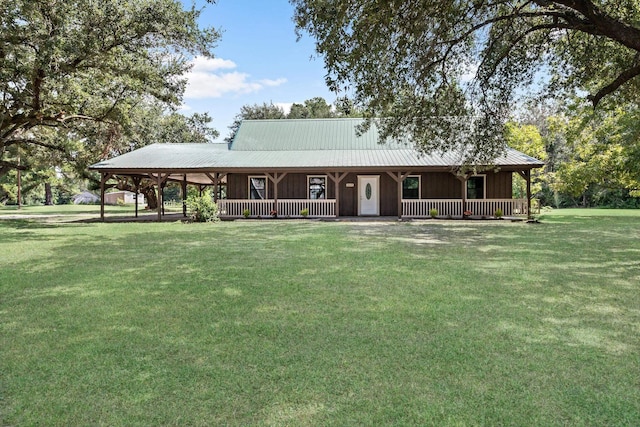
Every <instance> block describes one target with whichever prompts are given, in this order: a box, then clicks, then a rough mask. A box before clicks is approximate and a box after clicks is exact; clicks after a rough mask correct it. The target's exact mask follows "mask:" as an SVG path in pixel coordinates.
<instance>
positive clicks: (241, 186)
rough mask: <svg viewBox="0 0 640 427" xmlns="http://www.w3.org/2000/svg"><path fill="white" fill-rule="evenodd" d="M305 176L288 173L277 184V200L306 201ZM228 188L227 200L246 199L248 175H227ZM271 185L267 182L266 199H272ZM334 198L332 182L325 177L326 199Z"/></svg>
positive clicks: (247, 195) (247, 194)
mask: <svg viewBox="0 0 640 427" xmlns="http://www.w3.org/2000/svg"><path fill="white" fill-rule="evenodd" d="M251 176H263V175H260V174H252V175H251ZM307 176H308V175H307V174H301V173H288V174H287V175H286V176H285V177H284V178H282V181H280V183H279V184H278V199H306V198H307V197H308V188H307ZM313 176H324V175H323V174H314V175H313ZM227 182H228V186H229V190H228V198H229V199H246V198H248V197H249V190H248V188H249V175H248V174H237V173H235V174H229V175H227ZM273 196H274V192H273V184H272V183H271V181H268V195H267V197H268V198H270V199H271V198H273ZM334 197H335V192H334V187H333V181H331V180H330V179H329V178H328V177H327V198H328V199H332V198H334Z"/></svg>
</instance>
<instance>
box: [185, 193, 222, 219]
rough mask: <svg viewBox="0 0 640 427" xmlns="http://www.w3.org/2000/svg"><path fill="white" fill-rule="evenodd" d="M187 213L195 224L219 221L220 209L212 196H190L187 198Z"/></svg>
mask: <svg viewBox="0 0 640 427" xmlns="http://www.w3.org/2000/svg"><path fill="white" fill-rule="evenodd" d="M187 211H188V212H189V218H190V219H191V221H193V222H214V221H218V219H219V218H218V214H219V208H218V205H217V204H215V203H214V202H213V199H212V198H211V195H210V194H208V193H207V194H203V195H202V196H196V195H190V196H189V197H187Z"/></svg>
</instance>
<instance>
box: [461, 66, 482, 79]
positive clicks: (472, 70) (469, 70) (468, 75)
mask: <svg viewBox="0 0 640 427" xmlns="http://www.w3.org/2000/svg"><path fill="white" fill-rule="evenodd" d="M464 71H465V72H464V73H463V74H462V75H461V76H460V80H461V81H462V82H463V83H469V82H470V81H471V80H473V79H475V78H476V74H477V73H478V64H470V65H467V66H466V67H465V68H464Z"/></svg>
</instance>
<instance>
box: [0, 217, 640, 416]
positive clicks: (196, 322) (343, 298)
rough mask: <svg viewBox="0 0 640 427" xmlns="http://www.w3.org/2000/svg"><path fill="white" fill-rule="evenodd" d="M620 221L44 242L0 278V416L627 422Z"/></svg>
mask: <svg viewBox="0 0 640 427" xmlns="http://www.w3.org/2000/svg"><path fill="white" fill-rule="evenodd" d="M616 224H617V225H616V227H615V229H612V228H611V227H601V225H602V224H600V223H591V222H587V223H586V225H587V226H588V230H585V229H584V226H585V223H581V224H578V225H576V224H574V223H572V222H571V221H569V222H568V224H558V223H552V224H543V225H541V226H540V225H535V226H533V227H532V226H529V225H526V224H515V225H512V224H506V223H505V224H503V223H496V222H494V223H493V224H479V223H469V225H466V224H464V225H463V224H457V223H444V222H442V223H434V224H431V223H418V222H416V223H391V224H383V225H378V224H376V225H371V226H368V225H363V224H355V223H353V224H352V223H311V222H293V221H291V222H282V223H277V222H275V221H273V222H269V223H260V222H253V223H252V222H239V223H236V224H233V223H228V224H218V225H214V224H209V225H201V224H191V225H186V224H99V225H92V226H90V227H89V228H77V227H78V226H77V225H75V224H74V225H62V226H60V227H61V228H59V229H57V230H56V229H54V228H55V227H54V228H50V227H48V226H47V227H43V228H42V229H37V231H39V232H40V233H41V234H42V235H44V236H48V238H50V239H58V240H57V241H55V242H47V243H48V244H50V245H51V246H50V247H48V248H47V250H46V251H44V250H43V251H42V252H40V253H38V255H37V257H36V258H30V259H28V260H24V261H21V262H16V263H14V264H13V265H12V266H11V271H7V270H4V269H3V270H0V278H1V279H0V282H3V285H4V288H3V289H4V291H3V301H2V302H0V315H1V316H2V318H3V337H4V338H3V339H4V340H6V342H8V343H10V344H11V345H10V346H3V347H4V349H3V350H0V352H2V353H3V354H4V356H6V357H3V360H4V361H3V362H1V363H2V367H3V371H5V372H8V373H9V375H8V376H7V378H6V380H5V381H6V384H7V387H8V392H7V396H9V399H8V401H9V403H10V406H9V407H10V408H14V409H13V410H12V409H10V410H9V411H8V412H6V413H8V414H10V417H9V418H8V420H9V421H10V423H13V424H33V423H35V420H37V419H50V420H56V421H57V422H54V424H74V422H73V421H76V422H75V423H76V424H79V423H81V422H79V421H84V422H83V423H84V424H95V423H96V422H97V421H101V422H104V423H108V424H136V423H138V424H170V423H171V420H175V419H177V418H176V416H178V415H180V416H182V417H183V418H181V419H182V420H183V421H184V422H185V424H197V423H198V421H199V420H215V421H216V422H215V423H217V424H234V423H236V424H265V423H269V422H273V423H274V424H278V423H283V424H286V423H287V419H289V420H291V419H294V420H299V418H297V417H307V418H304V420H307V423H309V424H349V423H355V424H371V425H375V424H388V423H390V421H395V422H396V423H399V424H429V423H430V422H431V423H434V422H435V423H438V424H447V423H449V424H451V423H455V424H478V423H487V424H494V425H500V424H509V423H513V422H514V420H520V421H522V422H521V423H522V424H553V423H558V422H559V420H560V422H561V423H564V424H571V423H577V424H579V423H580V422H579V421H580V420H585V419H588V420H590V422H591V423H593V424H623V422H622V421H624V420H626V421H629V420H633V421H635V420H637V419H638V413H639V412H638V411H640V408H639V404H638V401H640V399H638V398H639V397H640V396H639V392H638V390H637V388H636V385H637V384H636V381H635V377H634V376H633V373H634V372H637V365H636V362H637V359H636V357H635V355H636V354H637V351H638V338H637V337H638V335H637V326H634V325H637V324H638V321H639V320H640V319H639V317H640V313H639V312H638V307H637V303H635V302H634V301H637V300H634V299H633V298H634V295H636V296H637V283H638V280H637V279H638V277H637V276H638V269H637V267H636V265H635V264H634V261H635V260H636V258H637V252H636V251H637V250H640V243H638V242H636V241H634V240H632V241H630V239H629V236H634V235H637V231H638V226H637V225H632V224H626V223H616ZM0 226H2V223H0ZM27 228H28V227H27ZM65 230H68V233H67V234H65V232H64V231H65ZM79 230H81V231H79ZM9 231H11V230H9ZM14 231H15V233H16V234H19V232H22V231H24V229H22V228H19V227H14ZM54 232H55V233H54ZM13 244H14V243H12V242H11V241H7V242H6V246H7V248H8V250H11V248H12V247H13V248H14V249H15V248H17V245H18V243H15V246H12V245H13ZM32 244H33V245H34V246H33V250H34V251H35V250H37V249H38V248H39V246H37V245H38V244H39V242H37V241H36V242H32ZM599 274H601V275H602V276H599ZM611 274H615V275H616V276H617V278H613V277H612V276H610V275H611ZM601 277H604V278H605V280H604V281H603V280H600V278H601ZM634 283H635V285H634ZM5 320H6V321H5ZM5 368H6V369H5ZM9 368H10V369H9ZM576 390H579V391H580V393H577V392H576ZM48 401H49V402H53V403H52V404H50V403H48ZM69 402H76V403H69ZM81 402H98V403H97V404H93V405H89V406H87V405H84V406H83V404H82V403H81ZM301 402H303V403H304V404H302V403H301ZM25 407H29V408H30V411H23V413H24V414H26V415H23V416H24V417H26V418H20V416H19V415H16V414H19V413H20V412H19V411H18V409H19V408H25ZM113 407H119V408H123V409H122V410H121V411H120V412H118V413H116V412H109V408H113ZM16 408H18V409H16ZM425 408H426V409H425ZM429 408H431V409H429ZM29 414H32V415H29ZM442 414H454V415H451V416H450V417H449V418H446V417H444V418H443V415H442ZM29 416H32V417H34V418H28V417H29ZM56 417H57V418H56ZM101 417H105V418H101ZM287 417H289V418H287ZM291 417H293V418H291ZM304 420H303V421H304ZM354 420H355V422H354ZM17 421H23V422H22V423H21V422H17ZM349 421H351V422H349ZM302 424H304V422H303V423H302Z"/></svg>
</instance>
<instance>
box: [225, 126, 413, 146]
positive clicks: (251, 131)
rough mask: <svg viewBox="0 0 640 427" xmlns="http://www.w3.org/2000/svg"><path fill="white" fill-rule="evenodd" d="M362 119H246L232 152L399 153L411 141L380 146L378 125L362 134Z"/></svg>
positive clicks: (236, 137)
mask: <svg viewBox="0 0 640 427" xmlns="http://www.w3.org/2000/svg"><path fill="white" fill-rule="evenodd" d="M362 123H363V120H362V119H278V120H244V121H243V122H242V125H241V126H240V128H239V129H238V132H237V133H236V136H235V138H234V140H233V142H232V143H231V150H233V151H307V150H323V151H324V150H382V149H386V150H400V149H403V148H407V147H408V146H409V144H408V141H402V142H397V141H388V142H386V143H384V144H380V143H379V139H380V136H379V134H378V128H377V127H376V126H375V123H374V124H372V126H371V127H370V128H369V129H368V130H367V132H364V133H363V134H361V135H359V134H358V133H359V132H358V126H359V125H361V124H362Z"/></svg>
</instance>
